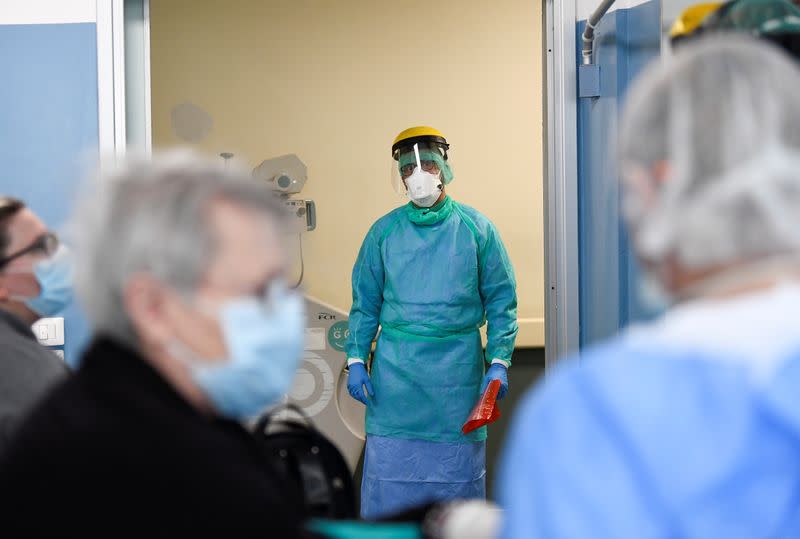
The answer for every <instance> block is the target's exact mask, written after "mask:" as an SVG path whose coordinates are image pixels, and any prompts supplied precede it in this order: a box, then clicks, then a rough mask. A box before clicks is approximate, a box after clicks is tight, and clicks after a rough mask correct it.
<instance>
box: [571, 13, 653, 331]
mask: <svg viewBox="0 0 800 539" xmlns="http://www.w3.org/2000/svg"><path fill="white" fill-rule="evenodd" d="M585 25H586V21H579V22H578V27H577V29H578V32H577V51H578V57H577V58H576V62H578V63H580V60H581V59H580V50H581V42H580V37H581V34H582V33H583V29H584V27H585ZM660 39H661V5H660V2H659V0H653V1H650V2H647V3H645V4H642V5H639V6H636V7H634V8H630V9H618V10H616V11H613V12H611V13H609V14H607V15H606V16H605V17H604V18H603V19H602V21H601V22H600V24H599V25H598V29H597V38H596V39H595V63H596V64H597V65H599V66H600V97H597V98H583V99H581V98H579V97H578V96H576V99H578V212H579V214H578V231H579V232H578V234H579V242H580V246H579V264H580V269H579V275H580V293H579V301H580V329H581V331H580V341H581V346H586V345H589V344H591V343H593V342H596V341H597V340H600V339H603V338H606V337H608V336H610V335H613V334H615V333H616V332H618V331H619V329H620V328H622V327H624V326H626V325H627V324H629V323H630V322H633V321H636V320H641V319H642V318H644V317H645V316H646V315H647V313H646V312H645V311H644V309H643V308H642V307H641V306H640V303H639V301H638V298H637V294H636V272H637V270H636V261H635V258H634V256H633V253H632V252H631V250H630V247H629V244H628V239H627V236H626V233H625V230H624V227H623V225H622V220H621V215H620V193H619V183H618V182H619V178H618V172H617V163H616V151H617V147H616V139H617V129H618V125H619V114H620V112H621V110H622V102H623V100H624V96H625V92H626V91H627V89H628V87H629V85H630V82H631V81H632V80H633V79H634V78H635V77H636V75H637V74H638V73H639V72H640V71H641V69H642V68H643V67H644V66H645V65H646V64H647V63H648V62H649V61H650V60H652V59H653V58H656V57H657V56H658V55H659V47H660Z"/></svg>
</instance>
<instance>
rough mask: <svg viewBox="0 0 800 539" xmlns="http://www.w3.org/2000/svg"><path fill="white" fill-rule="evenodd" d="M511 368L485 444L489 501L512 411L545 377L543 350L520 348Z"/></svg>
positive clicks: (358, 483)
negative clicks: (498, 413) (497, 415)
mask: <svg viewBox="0 0 800 539" xmlns="http://www.w3.org/2000/svg"><path fill="white" fill-rule="evenodd" d="M512 362H513V363H512V366H511V369H510V370H509V373H508V377H509V385H510V389H511V391H510V393H509V396H508V397H507V398H505V399H503V401H502V403H501V408H500V410H501V412H502V414H503V415H502V417H501V418H500V419H498V420H497V421H496V422H495V423H494V424H492V425H491V426H490V427H489V440H488V442H487V444H486V487H487V495H488V497H489V499H490V500H494V499H495V496H494V490H495V488H494V487H495V485H494V481H495V474H496V471H497V470H498V464H499V462H498V459H499V458H500V456H501V453H502V449H503V446H504V444H505V438H506V434H507V432H508V428H509V426H510V424H511V418H512V417H513V416H514V410H515V409H516V407H517V405H518V404H519V403H520V402H521V401H522V398H523V397H524V395H525V393H526V392H527V390H528V389H529V388H530V387H531V386H532V385H533V384H534V383H535V382H536V381H538V380H539V378H540V377H541V375H542V374H543V373H544V348H521V349H517V350H515V351H514V357H513V358H512ZM363 463H364V462H363V454H362V458H361V460H360V461H359V463H358V469H357V471H356V477H355V484H356V493H357V496H358V495H360V493H361V471H362V466H363Z"/></svg>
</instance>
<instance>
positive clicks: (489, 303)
mask: <svg viewBox="0 0 800 539" xmlns="http://www.w3.org/2000/svg"><path fill="white" fill-rule="evenodd" d="M487 230H488V233H487V237H486V240H485V243H484V245H483V248H482V250H481V253H480V255H479V263H480V293H481V298H482V299H483V308H484V309H485V310H486V321H487V323H488V326H487V330H486V333H487V344H486V360H487V361H492V360H493V359H502V360H505V361H508V362H509V364H510V363H511V355H512V353H513V352H514V341H515V340H516V338H517V331H518V329H519V328H518V327H517V281H516V279H515V278H514V268H513V267H512V266H511V260H510V259H509V257H508V253H507V252H506V248H505V246H504V245H503V242H502V240H501V239H500V235H499V234H498V233H497V229H495V227H494V225H492V224H491V223H489V226H488V229H487Z"/></svg>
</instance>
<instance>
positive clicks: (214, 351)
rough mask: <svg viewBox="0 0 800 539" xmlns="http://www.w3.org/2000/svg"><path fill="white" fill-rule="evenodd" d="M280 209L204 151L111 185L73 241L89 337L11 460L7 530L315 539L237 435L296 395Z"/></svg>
mask: <svg viewBox="0 0 800 539" xmlns="http://www.w3.org/2000/svg"><path fill="white" fill-rule="evenodd" d="M280 215H281V210H280V209H279V208H278V207H277V206H276V205H275V202H274V199H273V197H272V195H271V194H270V193H269V192H268V191H267V190H266V189H263V187H261V186H259V185H258V184H256V183H255V182H253V181H252V180H250V179H249V177H248V175H247V174H245V173H240V172H238V171H236V170H235V169H234V168H231V169H223V168H221V165H217V164H216V163H212V162H208V161H205V160H203V159H201V158H199V157H197V156H192V155H191V154H181V153H178V154H167V155H164V156H160V157H156V158H154V159H153V160H152V161H142V162H133V163H131V164H129V165H127V166H126V167H125V168H124V169H123V170H122V171H121V172H118V173H117V174H114V175H112V176H111V177H108V178H104V179H103V181H101V182H99V184H98V192H97V193H96V194H94V196H93V197H91V199H88V200H87V201H86V204H85V205H84V207H83V208H81V209H80V212H79V216H78V223H77V226H76V230H75V234H76V238H75V241H76V247H77V249H76V263H77V271H76V276H77V285H78V293H79V295H80V297H81V300H82V302H83V305H84V307H85V309H86V311H87V314H88V315H89V317H90V319H91V321H92V324H93V329H94V332H95V339H94V343H93V344H92V346H91V347H90V348H89V350H88V351H87V352H86V354H85V356H84V357H83V358H82V362H81V366H80V368H79V369H78V371H77V372H76V373H75V375H74V376H72V377H71V378H70V379H68V380H67V381H66V382H64V383H62V384H61V385H60V386H58V387H57V388H56V389H55V390H54V392H53V393H52V394H51V395H50V396H49V397H48V398H46V399H45V400H44V401H43V402H42V403H41V405H39V406H38V408H37V409H35V410H34V412H33V413H32V415H31V416H30V417H29V419H28V420H27V422H25V423H24V424H23V425H22V426H21V428H20V430H19V433H18V436H17V437H16V438H15V440H14V441H13V442H12V444H11V445H10V446H9V449H8V452H7V454H6V455H5V456H4V460H2V461H0V485H2V488H0V506H2V507H3V527H4V529H5V530H15V531H16V530H24V531H25V532H26V535H31V536H35V535H56V533H65V532H67V533H74V532H81V533H88V534H89V535H100V534H101V533H102V534H103V535H116V534H118V533H119V532H121V531H124V532H125V533H130V532H133V531H136V532H137V533H142V534H143V535H148V534H151V533H154V532H155V531H164V530H173V531H179V532H180V533H181V534H188V533H191V532H203V534H205V535H207V534H209V533H211V534H218V533H220V532H223V534H224V535H225V536H237V537H242V536H250V535H256V534H257V535H258V536H264V535H265V534H266V535H273V536H275V537H298V536H301V535H302V532H301V531H300V527H301V526H302V522H301V520H302V514H301V503H299V501H297V500H295V499H294V498H293V497H292V495H291V494H292V493H291V492H288V491H287V489H286V487H285V486H284V485H283V484H282V483H281V482H280V480H279V479H278V478H277V477H276V475H275V474H274V473H273V472H272V470H271V468H270V466H269V465H268V462H267V460H266V456H265V455H264V454H263V453H262V452H261V449H260V447H259V446H257V445H256V441H255V439H254V438H253V437H251V435H250V434H249V433H248V432H247V431H246V430H245V429H244V428H243V427H242V426H241V425H240V421H241V420H244V419H246V418H249V417H251V416H253V415H255V414H258V413H259V412H260V411H261V410H263V408H264V407H265V406H268V405H270V404H272V403H275V402H276V401H277V400H278V399H279V398H280V397H281V396H282V395H283V394H284V393H285V392H286V391H287V390H288V388H289V385H290V383H291V381H292V378H293V377H294V374H295V369H296V365H297V360H298V357H299V354H300V352H301V350H302V345H303V313H302V301H301V298H299V297H298V295H297V294H296V293H295V292H293V291H290V290H289V289H287V287H286V285H285V284H284V280H283V274H284V270H285V267H286V253H285V251H284V246H283V241H282V239H283V235H282V232H281V231H282V222H281V217H280ZM109 522H111V523H113V524H111V525H109ZM266 530H269V531H266ZM12 535H14V534H12Z"/></svg>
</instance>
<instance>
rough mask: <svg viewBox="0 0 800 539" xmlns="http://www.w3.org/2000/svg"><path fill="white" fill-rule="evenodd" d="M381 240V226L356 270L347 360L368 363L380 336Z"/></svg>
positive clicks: (371, 233) (366, 245) (369, 237)
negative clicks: (355, 359) (358, 359)
mask: <svg viewBox="0 0 800 539" xmlns="http://www.w3.org/2000/svg"><path fill="white" fill-rule="evenodd" d="M381 236H382V231H381V229H380V228H379V227H378V226H373V227H372V228H371V229H370V231H369V232H368V233H367V237H366V238H364V243H363V244H362V245H361V250H360V251H359V253H358V258H357V259H356V263H355V266H354V267H353V279H352V285H353V306H352V307H351V308H350V323H349V330H350V334H349V336H348V337H347V344H346V350H347V357H348V358H360V359H363V360H365V361H366V360H367V358H368V357H369V352H370V349H371V347H372V341H373V340H374V339H375V335H376V333H377V332H378V324H379V320H380V314H381V306H382V305H383V284H384V270H383V259H382V256H381V248H380V240H381Z"/></svg>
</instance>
